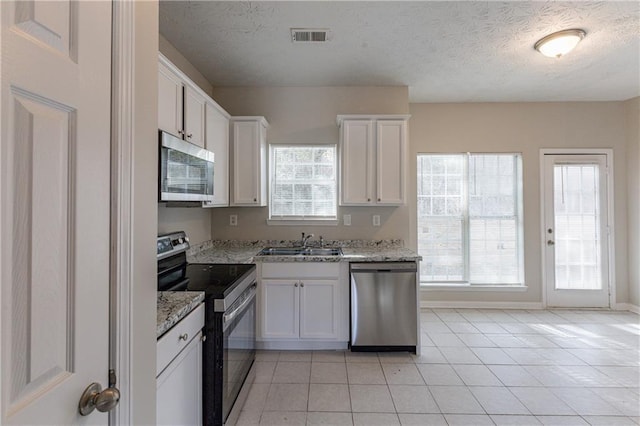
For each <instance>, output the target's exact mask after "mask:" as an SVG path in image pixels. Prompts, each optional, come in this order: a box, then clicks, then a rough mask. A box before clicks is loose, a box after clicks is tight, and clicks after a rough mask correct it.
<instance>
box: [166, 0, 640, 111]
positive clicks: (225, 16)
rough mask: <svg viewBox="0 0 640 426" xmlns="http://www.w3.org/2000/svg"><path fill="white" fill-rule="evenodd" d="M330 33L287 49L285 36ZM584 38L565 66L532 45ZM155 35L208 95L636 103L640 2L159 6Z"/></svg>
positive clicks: (639, 73)
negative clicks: (259, 89) (269, 92)
mask: <svg viewBox="0 0 640 426" xmlns="http://www.w3.org/2000/svg"><path fill="white" fill-rule="evenodd" d="M299 27H311V28H329V29H330V30H331V41H329V42H328V43H324V44H311V43H309V44H294V43H292V42H291V38H290V37H291V36H290V28H299ZM567 28H582V29H584V30H585V31H586V32H587V36H586V37H585V39H584V40H583V41H582V42H581V43H580V44H579V45H578V47H577V48H576V49H575V50H574V51H573V52H571V53H569V54H568V55H567V56H565V57H563V58H561V59H551V58H546V57H544V56H542V55H540V54H539V53H538V52H536V51H535V50H534V49H533V44H534V43H535V42H536V41H537V40H538V39H540V38H542V37H543V36H545V35H547V34H549V33H551V32H554V31H558V30H562V29H567ZM160 32H161V33H162V35H163V36H164V37H166V38H167V39H168V40H169V41H170V42H171V43H172V44H173V45H174V46H175V47H176V48H177V49H178V50H179V51H181V52H182V53H183V54H184V56H185V57H186V58H187V59H189V61H191V63H193V64H194V65H195V66H196V68H198V70H200V71H201V72H202V74H204V76H205V77H206V78H207V79H208V80H209V81H210V82H211V84H213V86H214V87H216V86H388V85H391V86H393V85H401V86H408V87H409V97H410V101H411V102H509V101H513V102H533V101H594V100H625V99H629V98H632V97H635V96H639V95H640V2H638V1H632V2H613V1H608V2H591V1H581V2H533V1H514V2H492V1H489V2H487V1H477V2H474V1H472V2H456V1H442V2H434V1H415V2H404V1H380V2H364V1H352V2H335V1H326V2H314V1H299V2H271V1H264V2H262V1H260V2H240V1H231V2H219V1H190V2H184V1H177V2H170V1H161V2H160Z"/></svg>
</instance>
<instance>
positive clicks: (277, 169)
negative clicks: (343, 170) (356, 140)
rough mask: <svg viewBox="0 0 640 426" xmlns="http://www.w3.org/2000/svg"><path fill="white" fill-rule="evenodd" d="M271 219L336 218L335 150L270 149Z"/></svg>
mask: <svg viewBox="0 0 640 426" xmlns="http://www.w3.org/2000/svg"><path fill="white" fill-rule="evenodd" d="M271 165H272V168H271V185H270V191H271V196H270V197H269V199H270V212H271V214H270V216H271V218H272V219H273V218H276V219H277V218H313V219H318V218H335V217H336V216H337V208H336V205H337V195H336V188H337V181H336V148H335V146H333V145H313V146H312V145H304V146H300V145H297V146H281V145H272V146H271Z"/></svg>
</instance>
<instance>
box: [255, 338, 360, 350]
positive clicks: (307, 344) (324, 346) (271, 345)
mask: <svg viewBox="0 0 640 426" xmlns="http://www.w3.org/2000/svg"><path fill="white" fill-rule="evenodd" d="M348 345H349V342H336V341H300V340H276V341H271V340H264V341H260V340H259V341H257V342H256V347H257V348H258V349H266V350H279V351H289V350H294V351H311V350H327V351H331V350H343V349H347V348H348Z"/></svg>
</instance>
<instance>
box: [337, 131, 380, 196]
mask: <svg viewBox="0 0 640 426" xmlns="http://www.w3.org/2000/svg"><path fill="white" fill-rule="evenodd" d="M341 142H342V144H341V146H340V153H341V158H340V161H341V163H342V166H341V168H340V189H341V191H340V199H341V200H340V201H341V205H344V206H357V205H369V204H372V203H373V198H372V197H373V196H372V181H373V164H374V163H373V124H372V121H371V120H345V121H344V122H343V123H342V141H341Z"/></svg>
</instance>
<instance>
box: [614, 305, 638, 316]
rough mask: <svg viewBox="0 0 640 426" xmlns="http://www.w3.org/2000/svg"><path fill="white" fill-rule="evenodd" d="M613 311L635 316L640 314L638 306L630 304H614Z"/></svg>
mask: <svg viewBox="0 0 640 426" xmlns="http://www.w3.org/2000/svg"><path fill="white" fill-rule="evenodd" d="M613 310H615V311H631V312H634V313H636V314H640V306H638V305H634V304H632V303H616V304H615V306H614V307H613Z"/></svg>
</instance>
